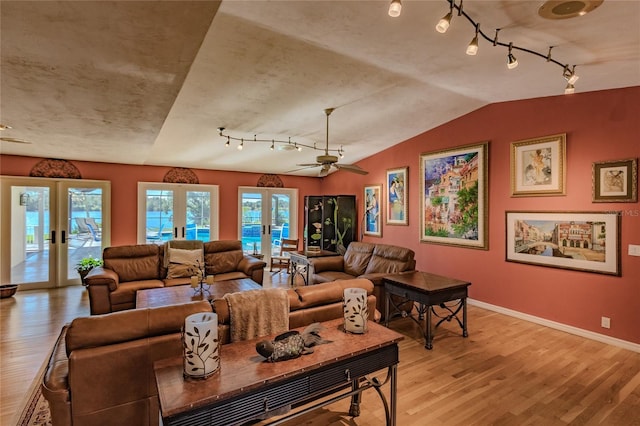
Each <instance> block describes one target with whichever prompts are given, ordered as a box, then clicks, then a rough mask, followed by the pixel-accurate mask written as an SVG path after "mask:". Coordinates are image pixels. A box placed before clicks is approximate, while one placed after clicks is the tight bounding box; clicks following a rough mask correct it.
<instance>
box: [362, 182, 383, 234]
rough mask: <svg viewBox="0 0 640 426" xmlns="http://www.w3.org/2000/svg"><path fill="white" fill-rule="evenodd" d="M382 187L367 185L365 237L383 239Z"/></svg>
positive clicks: (365, 192) (365, 193) (365, 195)
mask: <svg viewBox="0 0 640 426" xmlns="http://www.w3.org/2000/svg"><path fill="white" fill-rule="evenodd" d="M381 197H382V185H367V186H365V187H364V217H365V221H364V235H369V236H372V237H382V222H381V220H380V210H381V209H382V198H381Z"/></svg>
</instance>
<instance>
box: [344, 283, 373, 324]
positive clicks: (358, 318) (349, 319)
mask: <svg viewBox="0 0 640 426" xmlns="http://www.w3.org/2000/svg"><path fill="white" fill-rule="evenodd" d="M342 306H343V307H344V329H345V331H347V332H349V333H356V334H362V333H365V332H366V331H367V319H368V318H369V310H368V308H367V290H365V289H363V288H345V289H344V299H343V302H342Z"/></svg>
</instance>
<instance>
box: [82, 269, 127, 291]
mask: <svg viewBox="0 0 640 426" xmlns="http://www.w3.org/2000/svg"><path fill="white" fill-rule="evenodd" d="M84 282H85V283H86V284H87V286H92V285H107V286H109V291H114V290H116V289H117V288H118V285H120V277H118V274H116V273H115V271H112V270H111V269H107V268H104V267H102V266H98V267H96V268H93V269H92V270H91V271H89V273H88V274H87V276H86V277H85V279H84Z"/></svg>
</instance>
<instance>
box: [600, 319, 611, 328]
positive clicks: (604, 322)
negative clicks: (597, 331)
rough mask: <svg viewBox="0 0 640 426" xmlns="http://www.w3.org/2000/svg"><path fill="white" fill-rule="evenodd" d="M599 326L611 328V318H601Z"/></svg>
mask: <svg viewBox="0 0 640 426" xmlns="http://www.w3.org/2000/svg"><path fill="white" fill-rule="evenodd" d="M600 326H601V327H602V328H611V318H607V317H602V319H601V320H600Z"/></svg>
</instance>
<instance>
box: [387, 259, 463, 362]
mask: <svg viewBox="0 0 640 426" xmlns="http://www.w3.org/2000/svg"><path fill="white" fill-rule="evenodd" d="M383 282H384V289H385V293H386V300H385V325H386V326H388V325H389V318H390V316H391V315H393V314H397V313H400V312H401V311H400V310H399V309H398V307H397V306H396V305H395V304H394V303H393V300H392V298H391V295H396V296H400V297H402V298H404V299H409V300H412V301H414V302H418V303H419V304H420V307H419V308H418V313H419V316H418V319H423V317H424V314H425V313H426V314H427V315H426V321H425V322H426V324H425V327H424V328H425V331H424V338H425V345H424V346H425V348H427V349H432V348H433V331H435V328H437V327H438V326H439V325H440V324H442V322H443V321H451V320H452V319H455V320H456V321H457V322H458V324H459V325H460V328H462V336H463V337H467V336H468V335H469V334H468V332H467V289H468V287H469V286H470V285H471V283H470V282H468V281H461V280H457V279H455V278H448V277H443V276H441V275H436V274H430V273H428V272H420V271H413V272H405V273H401V274H393V275H388V276H386V277H384V278H383ZM450 301H457V303H455V304H454V305H453V306H450V305H447V304H446V302H450ZM391 305H394V306H393V307H394V308H395V311H396V312H391ZM434 306H440V307H441V308H442V309H444V310H445V311H446V312H447V314H445V315H444V316H443V315H441V314H439V313H437V312H436V311H435V310H434V308H433V307H434ZM461 310H462V321H460V318H458V313H460V311H461ZM432 313H433V314H434V315H436V316H437V317H438V318H440V321H438V323H437V324H436V326H435V327H434V330H433V331H432V330H431V314H432ZM411 319H413V320H414V321H416V322H417V323H418V324H420V323H419V322H418V320H416V319H415V318H414V317H413V316H411Z"/></svg>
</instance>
